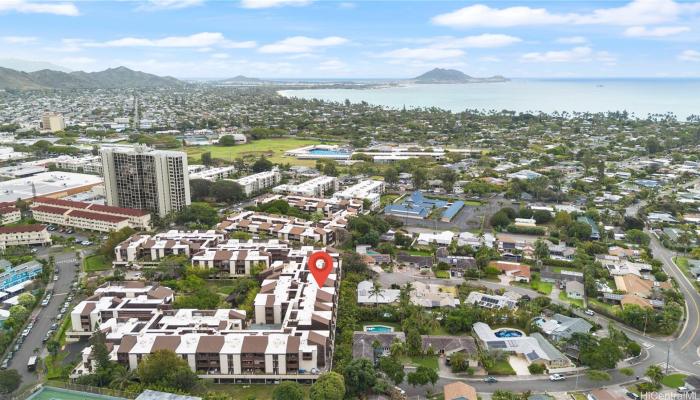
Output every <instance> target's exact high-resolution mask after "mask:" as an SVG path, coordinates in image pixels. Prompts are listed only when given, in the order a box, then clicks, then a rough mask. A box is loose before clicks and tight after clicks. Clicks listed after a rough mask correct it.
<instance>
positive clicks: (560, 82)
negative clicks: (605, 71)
mask: <svg viewBox="0 0 700 400" xmlns="http://www.w3.org/2000/svg"><path fill="white" fill-rule="evenodd" d="M279 93H280V94H281V95H283V96H290V97H299V98H304V99H322V100H327V101H338V102H343V101H345V100H346V99H347V100H350V101H351V102H353V103H359V102H362V101H365V102H367V103H370V104H374V105H379V106H385V107H390V108H402V107H404V106H405V107H406V108H413V107H439V108H442V109H446V110H450V111H453V112H460V111H464V110H465V109H476V110H485V111H489V110H497V111H501V110H509V111H516V112H537V111H542V112H545V113H552V112H555V111H558V112H564V111H566V112H569V113H571V112H605V111H627V112H628V113H630V114H631V115H632V116H635V117H637V118H646V117H647V116H648V115H649V114H666V113H673V114H674V115H676V117H678V118H679V119H681V120H685V118H687V117H688V116H690V115H700V79H661V78H660V79H633V78H630V79H513V80H511V81H509V82H502V83H470V84H447V85H427V84H406V85H401V86H393V87H378V88H371V89H302V90H282V91H280V92H279Z"/></svg>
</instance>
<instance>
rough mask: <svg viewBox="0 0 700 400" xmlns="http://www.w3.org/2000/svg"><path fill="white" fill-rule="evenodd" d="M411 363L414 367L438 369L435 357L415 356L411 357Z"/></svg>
mask: <svg viewBox="0 0 700 400" xmlns="http://www.w3.org/2000/svg"><path fill="white" fill-rule="evenodd" d="M411 363H412V364H415V365H416V366H419V365H422V366H424V367H428V368H433V369H435V370H437V369H438V359H437V357H436V356H416V357H411Z"/></svg>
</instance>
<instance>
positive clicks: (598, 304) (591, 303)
mask: <svg viewBox="0 0 700 400" xmlns="http://www.w3.org/2000/svg"><path fill="white" fill-rule="evenodd" d="M588 308H591V309H593V310H596V309H599V310H602V311H605V312H607V313H608V314H610V315H617V312H618V311H619V310H620V306H616V305H611V304H607V303H603V302H602V301H598V300H596V299H592V298H589V299H588Z"/></svg>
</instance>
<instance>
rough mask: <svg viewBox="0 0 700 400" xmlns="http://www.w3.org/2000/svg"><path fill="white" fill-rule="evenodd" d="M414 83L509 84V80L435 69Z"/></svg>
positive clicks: (500, 77) (416, 79) (418, 77)
mask: <svg viewBox="0 0 700 400" xmlns="http://www.w3.org/2000/svg"><path fill="white" fill-rule="evenodd" d="M411 81H413V82H414V83H486V82H507V81H509V79H508V78H506V77H504V76H501V75H494V76H491V77H487V78H475V77H473V76H469V75H467V74H465V73H464V72H462V71H458V70H456V69H443V68H434V69H432V70H430V71H428V72H426V73H424V74H422V75H420V76H417V77H415V78H413V79H411Z"/></svg>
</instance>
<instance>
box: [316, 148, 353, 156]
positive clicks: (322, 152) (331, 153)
mask: <svg viewBox="0 0 700 400" xmlns="http://www.w3.org/2000/svg"><path fill="white" fill-rule="evenodd" d="M308 153H309V154H313V155H315V156H338V157H349V156H350V153H348V152H347V151H342V150H330V149H310V150H309V151H308Z"/></svg>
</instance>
